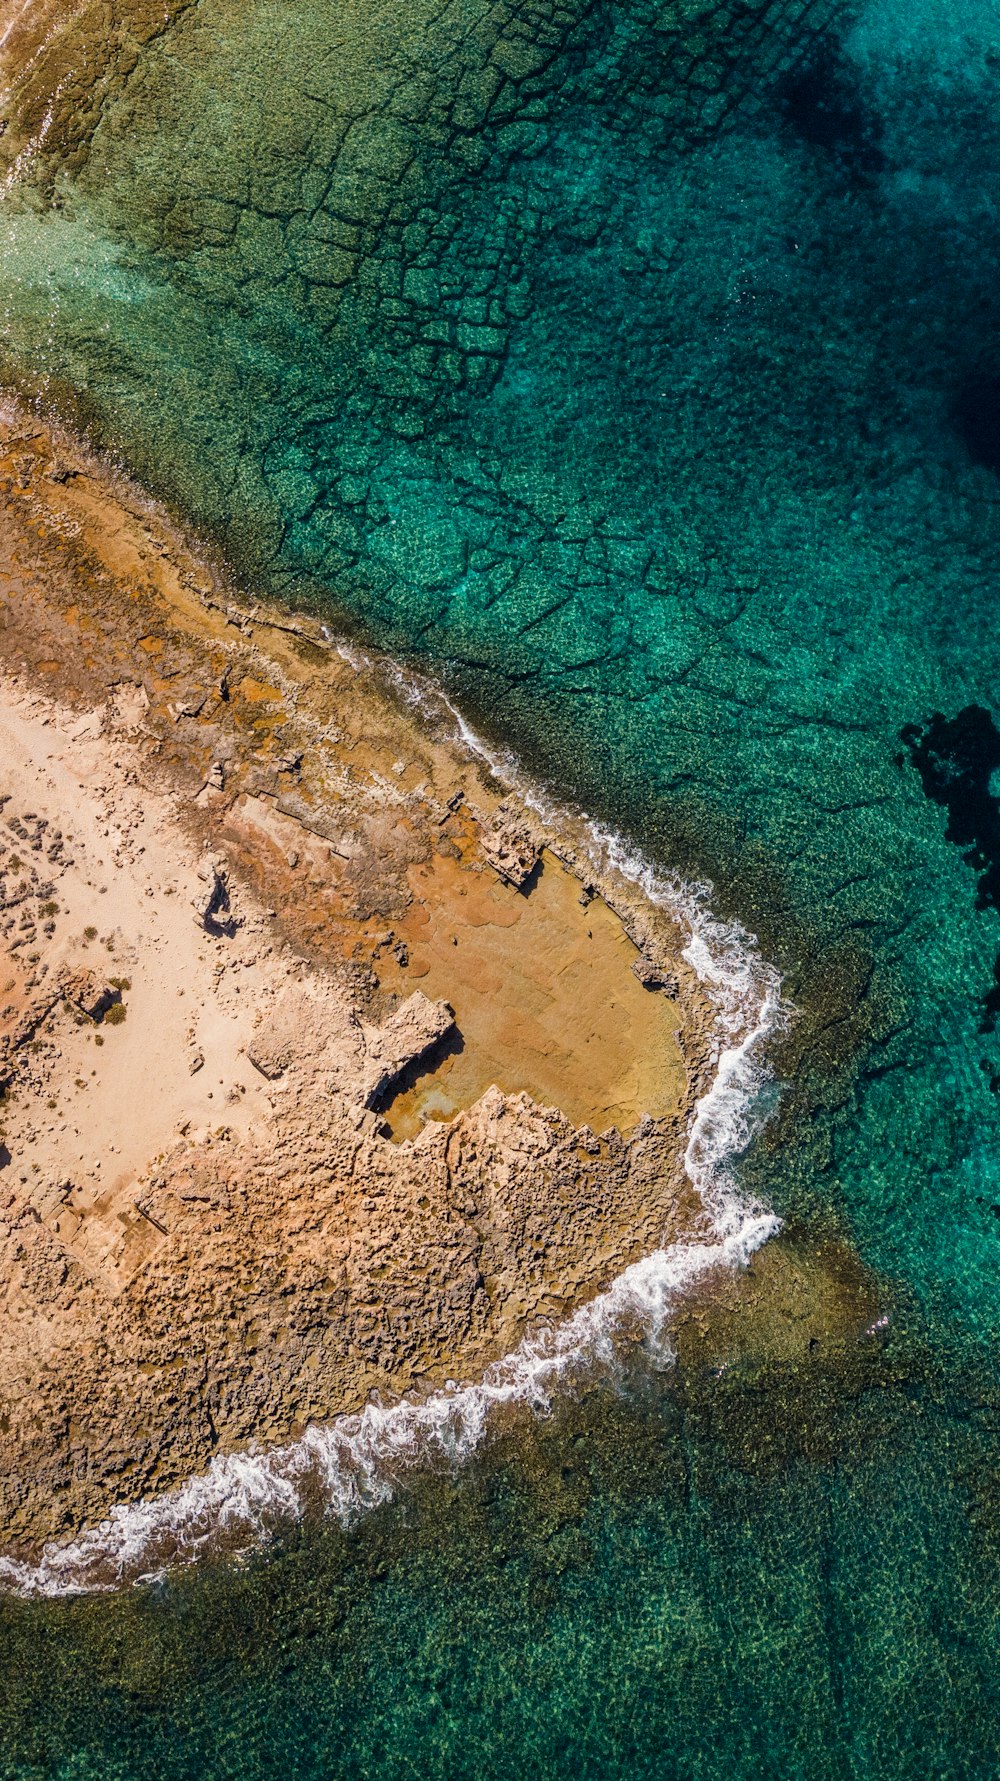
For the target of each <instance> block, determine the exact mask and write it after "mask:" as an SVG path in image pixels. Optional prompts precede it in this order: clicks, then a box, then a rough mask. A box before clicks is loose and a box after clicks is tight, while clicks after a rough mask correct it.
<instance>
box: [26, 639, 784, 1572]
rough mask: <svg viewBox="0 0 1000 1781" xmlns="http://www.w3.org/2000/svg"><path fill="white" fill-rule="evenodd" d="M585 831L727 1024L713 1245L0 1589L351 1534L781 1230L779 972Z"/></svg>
mask: <svg viewBox="0 0 1000 1781" xmlns="http://www.w3.org/2000/svg"><path fill="white" fill-rule="evenodd" d="M328 640H329V641H330V642H331V643H332V644H333V645H334V646H335V647H336V648H337V649H338V650H339V653H340V654H341V655H342V656H343V657H344V659H345V660H347V661H348V662H349V663H350V664H351V665H352V666H353V667H354V668H355V669H357V670H361V669H365V670H375V671H381V672H383V673H385V674H386V675H388V676H390V677H391V678H392V680H393V681H394V683H395V684H396V686H397V687H398V688H399V689H400V690H401V691H402V692H403V694H404V695H405V697H406V698H407V699H408V700H409V701H410V702H411V703H414V704H419V705H420V706H422V707H423V708H424V709H425V710H426V711H427V713H428V715H431V714H433V715H435V716H437V717H438V718H439V719H440V718H441V716H442V715H444V716H445V717H446V719H447V721H448V722H449V724H450V725H451V727H452V730H453V733H454V734H455V736H456V737H457V739H460V740H461V742H462V743H463V744H464V745H465V747H466V748H468V749H469V750H470V751H472V752H473V753H475V754H477V755H479V756H480V757H481V758H482V759H483V760H484V761H485V762H486V763H487V764H488V765H489V767H490V770H491V771H492V772H493V773H494V775H496V777H497V778H498V779H500V780H501V781H502V782H505V783H507V784H509V785H510V786H511V787H512V788H516V789H517V791H518V794H519V795H520V796H521V797H522V798H523V799H524V800H525V801H526V802H527V803H528V804H529V805H531V806H532V807H533V808H534V809H535V810H536V811H537V813H538V814H539V815H540V817H541V818H542V819H543V820H544V821H545V822H546V823H549V824H553V825H555V826H557V827H558V826H560V824H561V823H565V821H566V819H567V816H568V813H567V812H565V811H564V810H561V809H560V808H559V807H557V806H555V805H554V804H550V803H548V802H547V801H546V799H545V798H544V796H543V794H542V793H541V792H540V791H539V790H538V789H537V788H536V787H533V786H532V785H530V784H529V783H527V782H526V781H525V779H524V777H523V775H522V774H521V773H520V771H519V768H518V764H517V762H516V760H514V758H513V757H511V756H509V755H506V754H503V755H501V754H499V753H498V752H497V751H496V750H494V749H492V748H491V747H490V746H489V745H488V744H487V743H486V742H484V741H483V739H482V738H481V737H479V736H478V735H477V734H476V733H475V731H474V730H473V729H472V728H471V727H470V725H469V724H468V723H467V721H466V720H465V718H464V717H463V716H462V714H461V713H460V712H459V711H458V709H457V708H456V707H455V706H454V704H453V703H452V702H451V701H450V700H449V699H448V698H447V696H446V695H445V694H444V693H443V692H442V691H441V690H440V689H439V688H436V687H433V686H431V685H430V684H429V683H428V682H426V681H424V680H423V679H422V678H421V677H420V676H418V675H416V674H414V673H412V672H410V671H409V670H407V669H404V668H402V667H401V666H400V665H399V664H396V663H391V662H385V661H380V662H376V661H375V660H374V659H373V658H371V657H368V656H366V655H362V654H361V653H360V652H359V651H356V650H354V649H353V648H349V647H348V646H347V645H345V644H343V643H339V642H337V641H336V640H335V639H333V638H329V639H328ZM574 826H575V829H576V832H578V833H583V834H584V835H585V836H586V846H587V848H588V850H589V852H590V855H591V861H592V864H593V865H594V867H595V868H600V869H607V868H611V869H612V870H613V871H615V872H617V873H619V874H620V875H621V876H622V877H624V878H626V879H628V880H630V881H631V882H632V883H634V884H638V885H639V886H640V887H641V889H642V890H643V892H644V894H645V895H646V896H647V897H648V898H649V899H650V900H651V901H652V902H654V903H657V904H659V905H660V906H661V907H663V908H666V909H669V911H670V913H671V915H672V916H673V917H674V919H675V920H676V921H677V922H678V923H680V924H681V925H682V927H683V928H684V930H685V931H686V932H687V934H688V941H687V945H686V947H685V957H686V958H687V959H688V961H689V962H690V964H691V965H692V967H693V968H694V970H695V971H696V972H697V974H698V976H699V977H700V979H701V981H702V983H703V985H704V987H705V990H706V993H707V995H708V996H709V998H710V999H711V1001H712V1004H713V1006H714V1009H715V1014H716V1023H715V1043H716V1055H715V1066H716V1067H715V1075H714V1078H713V1080H712V1083H711V1086H710V1087H709V1089H708V1091H707V1093H706V1094H704V1095H703V1096H702V1097H701V1099H700V1100H699V1101H698V1103H697V1105H696V1107H695V1109H694V1113H693V1116H692V1121H691V1127H690V1131H689V1134H688V1142H687V1149H686V1153H685V1166H686V1169H687V1173H688V1176H689V1177H690V1179H691V1181H692V1183H693V1184H694V1186H695V1188H696V1189H697V1191H698V1193H699V1195H700V1198H701V1200H702V1204H703V1206H704V1213H705V1215H704V1228H703V1230H702V1231H700V1232H699V1233H698V1236H697V1238H696V1239H694V1240H690V1241H683V1242H676V1243H672V1244H670V1245H669V1246H667V1247H665V1248H663V1249H657V1250H654V1251H652V1252H651V1253H650V1254H649V1255H646V1256H643V1257H642V1259H641V1260H640V1261H637V1262H634V1263H633V1264H632V1265H631V1266H630V1267H628V1268H626V1269H624V1271H623V1272H622V1273H621V1274H619V1275H618V1276H617V1277H616V1278H615V1279H614V1280H613V1281H612V1282H611V1284H610V1286H608V1288H607V1289H606V1290H605V1291H604V1292H602V1293H600V1294H598V1295H597V1297H595V1298H594V1299H592V1300H591V1301H590V1302H589V1303H588V1304H586V1305H584V1306H582V1307H581V1308H580V1309H579V1310H578V1311H576V1312H575V1313H574V1314H573V1316H571V1317H569V1318H567V1319H566V1320H565V1321H564V1322H563V1323H561V1324H558V1325H556V1326H554V1327H551V1328H544V1329H541V1330H538V1331H535V1332H532V1333H531V1334H529V1335H527V1336H525V1338H524V1340H523V1341H522V1342H521V1343H520V1344H519V1345H518V1346H517V1347H516V1348H515V1349H513V1350H512V1352H511V1353H509V1354H507V1355H505V1356H504V1357H503V1358H502V1359H501V1360H498V1361H496V1362H495V1363H494V1364H493V1365H492V1366H490V1367H489V1368H487V1370H486V1372H485V1373H484V1375H483V1377H482V1378H481V1379H480V1380H477V1381H475V1382H473V1383H471V1384H469V1383H460V1382H457V1381H449V1382H448V1383H447V1384H446V1385H444V1386H443V1387H441V1388H440V1389H438V1390H436V1391H432V1392H430V1393H429V1394H428V1395H427V1396H425V1397H421V1398H418V1397H406V1398H403V1399H401V1400H400V1401H398V1402H396V1403H384V1402H382V1401H380V1400H378V1399H373V1400H372V1401H371V1402H369V1403H368V1404H366V1405H365V1407H364V1408H363V1409H362V1410H359V1411H357V1412H355V1413H353V1414H351V1415H346V1416H340V1417H338V1418H336V1420H335V1421H333V1422H330V1423H328V1424H325V1425H313V1426H311V1427H310V1428H308V1429H307V1430H306V1432H305V1433H304V1434H303V1435H302V1436H301V1438H299V1439H298V1440H295V1441H290V1442H287V1443H285V1444H284V1445H282V1446H279V1447H274V1448H272V1449H270V1450H269V1451H266V1452H256V1451H251V1452H245V1453H238V1454H230V1455H226V1456H225V1457H221V1458H218V1459H215V1460H213V1461H212V1463H211V1464H210V1465H209V1467H208V1470H207V1471H206V1472H205V1473H204V1474H202V1475H200V1476H198V1477H195V1478H191V1479H189V1480H188V1481H187V1483H185V1484H182V1485H180V1486H178V1487H177V1488H176V1489H174V1490H171V1491H167V1492H165V1493H164V1494H163V1495H162V1496H158V1497H153V1498H150V1499H148V1500H145V1501H141V1502H138V1503H122V1504H118V1505H116V1506H115V1508H113V1509H112V1510H111V1513H110V1514H109V1515H108V1517H107V1519H106V1520H104V1521H101V1522H100V1523H98V1524H97V1525H95V1526H93V1527H91V1528H88V1529H86V1530H85V1531H84V1532H83V1533H82V1534H80V1535H79V1536H78V1537H77V1538H75V1539H72V1540H68V1541H65V1542H62V1543H59V1542H51V1543H49V1544H48V1545H47V1546H46V1547H45V1548H44V1549H43V1551H42V1553H41V1556H40V1557H39V1558H38V1559H37V1560H36V1561H34V1562H25V1561H21V1560H18V1559H14V1558H10V1557H0V1585H2V1586H5V1587H7V1588H8V1589H12V1590H15V1591H17V1592H18V1593H19V1594H22V1595H26V1596H40V1595H42V1596H60V1595H74V1594H80V1593H86V1592H91V1591H105V1590H110V1589H115V1588H118V1587H120V1586H121V1585H123V1584H129V1583H138V1582H143V1581H149V1580H151V1579H153V1578H156V1577H159V1576H162V1575H163V1573H164V1572H165V1571H167V1570H169V1569H170V1568H171V1567H173V1566H176V1565H180V1564H185V1563H190V1562H192V1561H193V1560H195V1559H197V1558H198V1557H199V1556H202V1555H204V1554H206V1553H207V1552H209V1551H215V1550H219V1551H226V1552H229V1553H245V1552H248V1551H250V1550H251V1549H252V1548H254V1547H255V1546H260V1545H262V1544H264V1543H266V1542H267V1540H268V1539H269V1538H271V1537H272V1535H273V1533H274V1531H275V1530H276V1529H277V1528H278V1527H280V1526H281V1524H282V1523H283V1522H284V1523H287V1522H288V1521H289V1520H291V1519H295V1518H298V1517H301V1516H302V1515H303V1514H304V1513H305V1512H306V1510H307V1508H308V1507H310V1506H311V1505H315V1504H320V1505H322V1507H323V1509H324V1510H325V1512H326V1513H327V1514H329V1515H330V1516H332V1517H334V1518H335V1519H336V1520H337V1521H339V1522H340V1523H341V1525H342V1526H344V1527H349V1526H351V1525H352V1524H353V1523H354V1522H356V1521H357V1519H358V1518H359V1517H360V1516H361V1515H363V1514H364V1513H365V1512H366V1511H367V1510H370V1509H372V1508H375V1507H377V1506H378V1505H379V1504H382V1503H385V1502H388V1501H389V1500H390V1499H391V1498H392V1496H393V1495H394V1494H395V1492H396V1491H397V1489H398V1488H399V1486H400V1484H401V1482H402V1481H403V1480H404V1478H405V1476H406V1474H407V1472H410V1471H412V1470H413V1469H414V1468H417V1467H427V1466H437V1467H441V1466H446V1467H448V1468H457V1467H460V1466H461V1465H462V1464H463V1463H464V1462H465V1461H466V1460H468V1459H469V1458H470V1456H471V1455H472V1454H473V1453H475V1451H476V1449H477V1448H478V1447H479V1446H480V1444H481V1443H482V1441H483V1440H484V1438H485V1436H486V1434H487V1431H488V1429H489V1427H490V1425H491V1423H495V1422H496V1420H497V1419H498V1418H499V1417H500V1416H502V1415H503V1413H504V1412H506V1413H508V1414H510V1413H515V1414H517V1413H522V1414H523V1413H525V1412H527V1413H535V1414H539V1415H544V1414H545V1413H546V1412H548V1411H549V1409H550V1408H551V1405H552V1402H553V1399H554V1398H555V1397H557V1396H558V1395H559V1394H560V1393H565V1392H568V1391H571V1390H572V1389H573V1388H574V1386H577V1385H580V1384H582V1383H583V1382H584V1381H586V1380H588V1379H593V1378H595V1377H601V1378H604V1379H606V1380H609V1381H611V1382H614V1380H615V1378H616V1377H617V1376H618V1375H619V1373H620V1370H621V1363H620V1360H619V1343H618V1340H617V1339H618V1338H620V1337H622V1336H623V1335H625V1334H626V1333H627V1335H628V1337H629V1338H630V1340H629V1348H630V1349H631V1350H632V1351H633V1352H634V1348H635V1343H636V1341H637V1340H641V1341H642V1343H643V1344H644V1346H645V1349H646V1351H647V1354H648V1356H649V1358H650V1360H651V1361H652V1363H653V1364H654V1365H657V1366H660V1367H665V1366H667V1365H669V1363H670V1360H671V1347H670V1337H669V1326H670V1319H671V1315H672V1313H674V1312H675V1311H676V1309H677V1306H678V1304H679V1302H680V1300H681V1298H682V1297H683V1295H684V1294H685V1293H686V1292H689V1291H690V1289H691V1288H692V1286H693V1284H694V1283H696V1282H697V1281H698V1280H699V1279H700V1278H703V1277H705V1276H707V1275H709V1274H711V1273H712V1272H713V1271H716V1270H718V1269H720V1268H730V1269H731V1268H740V1267H744V1266H746V1264H747V1262H748V1261H749V1258H750V1256H751V1255H752V1254H753V1252H754V1250H756V1249H757V1248H759V1247H760V1245H761V1244H762V1243H764V1242H765V1241H766V1240H767V1238H768V1237H770V1236H772V1235H773V1234H774V1233H775V1232H776V1231H777V1230H778V1228H779V1221H778V1219H777V1218H776V1217H775V1216H774V1214H773V1213H771V1212H770V1211H768V1210H767V1208H765V1207H763V1206H761V1205H758V1204H756V1203H753V1202H749V1201H747V1200H746V1199H744V1198H743V1197H742V1196H741V1194H740V1192H739V1190H738V1187H737V1184H736V1181H735V1178H734V1176H733V1172H732V1166H733V1163H734V1161H735V1159H736V1158H737V1157H738V1156H739V1155H740V1153H741V1152H742V1151H743V1150H744V1149H745V1148H746V1145H747V1144H748V1142H749V1140H750V1138H751V1136H752V1135H753V1131H754V1128H755V1124H756V1123H757V1122H758V1120H759V1117H760V1115H759V1111H758V1109H759V1105H760V1090H761V1088H762V1086H763V1084H764V1082H765V1080H766V1074H767V1072H766V1065H765V1062H764V1059H763V1056H762V1053H763V1050H764V1047H765V1044H766V1041H767V1039H768V1038H769V1037H770V1036H771V1035H772V1034H773V1033H774V1032H775V1031H776V1030H777V1029H778V1028H779V1027H780V1026H781V1025H782V1023H783V1022H784V1020H785V1018H786V1015H787V1007H786V1005H785V1004H784V1003H783V1001H782V997H781V986H780V979H779V976H778V973H777V972H776V971H775V970H774V969H773V967H771V966H770V965H768V964H767V963H766V962H765V961H764V960H763V959H762V958H761V957H760V955H759V953H758V952H757V950H756V944H755V940H754V937H753V936H752V935H750V934H748V933H747V932H746V931H745V930H744V929H743V928H742V927H741V926H739V924H737V923H731V922H725V921H722V920H720V919H719V918H718V917H717V916H715V915H714V914H713V913H712V911H711V909H710V907H709V903H708V894H709V887H707V886H704V885H690V884H687V883H685V882H684V881H682V880H681V879H679V878H674V877H671V876H667V875H665V874H663V873H661V872H659V871H657V869H656V868H655V867H654V866H653V865H652V864H651V863H650V862H649V861H648V860H646V859H644V858H643V856H642V855H641V854H639V853H638V852H636V851H634V850H633V849H631V848H630V847H629V846H628V845H627V844H626V843H625V842H624V841H623V839H622V838H621V837H620V836H618V835H616V834H614V833H613V832H611V831H610V830H607V829H604V828H602V827H600V826H599V825H598V824H596V823H593V822H589V821H584V823H583V826H582V829H581V826H580V823H579V820H577V823H576V824H575V825H574Z"/></svg>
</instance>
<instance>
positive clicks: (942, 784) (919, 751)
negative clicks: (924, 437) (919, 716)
mask: <svg viewBox="0 0 1000 1781" xmlns="http://www.w3.org/2000/svg"><path fill="white" fill-rule="evenodd" d="M998 445H1000V437H998ZM998 467H1000V456H998ZM899 734H900V740H901V741H902V742H905V744H906V747H907V748H908V749H909V753H910V759H911V761H912V762H913V765H914V766H915V767H916V769H917V772H918V773H919V774H920V782H921V784H922V786H923V788H924V791H925V793H926V794H927V796H928V797H929V798H933V800H934V802H935V804H942V805H943V806H944V808H945V809H946V810H947V812H948V826H947V828H946V829H945V835H946V836H947V838H948V840H949V841H953V842H954V844H955V846H956V847H958V848H961V850H962V858H963V859H964V860H965V862H966V864H967V865H969V866H972V867H973V868H974V870H975V871H976V873H977V875H978V877H977V889H976V908H977V909H998V910H1000V798H997V797H996V795H995V793H994V792H993V790H992V779H993V774H994V773H995V772H996V771H997V769H998V768H1000V730H998V729H997V727H996V725H995V723H994V722H993V718H992V716H991V714H990V712H989V711H987V709H986V707H985V705H966V707H965V708H964V710H962V711H960V712H959V713H958V714H957V716H956V717H952V718H948V717H945V716H944V715H943V714H942V713H941V712H940V711H936V712H935V713H934V715H933V717H931V718H930V719H929V720H928V722H927V723H926V724H924V726H923V728H921V727H920V725H919V724H906V725H905V726H904V728H903V729H902V730H901V731H900V733H899ZM993 976H994V983H993V988H992V989H990V990H988V991H987V993H986V995H985V996H984V997H983V1009H984V1019H983V1031H984V1032H990V1033H991V1032H993V1031H994V1029H995V1027H996V1023H997V1017H998V1016H1000V955H998V957H997V960H996V963H995V964H994V967H993Z"/></svg>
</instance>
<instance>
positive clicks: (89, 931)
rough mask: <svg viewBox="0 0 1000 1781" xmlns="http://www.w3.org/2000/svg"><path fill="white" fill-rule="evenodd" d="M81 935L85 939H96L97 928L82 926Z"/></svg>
mask: <svg viewBox="0 0 1000 1781" xmlns="http://www.w3.org/2000/svg"><path fill="white" fill-rule="evenodd" d="M83 937H84V939H85V940H96V939H97V929H96V928H95V927H86V928H84V930H83Z"/></svg>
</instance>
